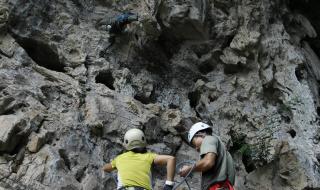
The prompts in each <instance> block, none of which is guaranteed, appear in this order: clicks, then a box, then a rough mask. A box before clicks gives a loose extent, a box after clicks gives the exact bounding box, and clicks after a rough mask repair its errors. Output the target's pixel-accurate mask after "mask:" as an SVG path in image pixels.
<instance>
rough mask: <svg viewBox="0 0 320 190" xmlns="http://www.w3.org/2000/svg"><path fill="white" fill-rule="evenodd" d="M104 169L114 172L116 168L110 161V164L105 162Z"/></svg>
mask: <svg viewBox="0 0 320 190" xmlns="http://www.w3.org/2000/svg"><path fill="white" fill-rule="evenodd" d="M102 169H103V171H105V172H112V171H113V170H115V169H116V168H113V167H112V165H111V163H108V164H105V165H104V166H103V168H102Z"/></svg>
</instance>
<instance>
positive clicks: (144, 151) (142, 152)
mask: <svg viewBox="0 0 320 190" xmlns="http://www.w3.org/2000/svg"><path fill="white" fill-rule="evenodd" d="M130 151H132V152H134V153H140V154H144V153H147V148H146V147H141V148H134V149H132V150H130Z"/></svg>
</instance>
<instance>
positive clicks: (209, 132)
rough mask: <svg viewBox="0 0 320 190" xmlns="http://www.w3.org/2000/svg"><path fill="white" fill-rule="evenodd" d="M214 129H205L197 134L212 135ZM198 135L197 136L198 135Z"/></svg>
mask: <svg viewBox="0 0 320 190" xmlns="http://www.w3.org/2000/svg"><path fill="white" fill-rule="evenodd" d="M212 132H213V131H212V129H211V128H207V129H203V130H201V131H198V132H197V133H205V134H206V135H212ZM197 133H196V134H197Z"/></svg>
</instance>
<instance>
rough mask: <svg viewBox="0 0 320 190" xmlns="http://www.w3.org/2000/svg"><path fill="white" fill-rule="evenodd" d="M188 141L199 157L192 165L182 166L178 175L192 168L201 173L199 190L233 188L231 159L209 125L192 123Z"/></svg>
mask: <svg viewBox="0 0 320 190" xmlns="http://www.w3.org/2000/svg"><path fill="white" fill-rule="evenodd" d="M188 141H189V143H190V144H191V145H193V147H194V148H195V149H196V150H197V151H198V152H200V157H201V159H200V160H199V161H198V162H197V163H196V164H195V166H194V167H192V166H183V167H182V169H181V170H180V171H179V174H180V176H182V177H184V176H186V175H187V174H188V173H189V172H190V170H191V169H192V168H193V171H196V172H201V173H202V179H201V180H202V181H201V190H217V189H226V190H227V189H228V190H234V188H233V185H234V181H235V168H234V163H233V159H232V157H231V155H230V153H229V152H228V151H227V150H226V148H225V146H224V145H223V143H222V141H221V140H220V138H219V137H218V136H217V135H214V134H212V129H211V127H210V126H209V125H207V124H205V123H202V122H198V123H196V124H194V125H192V127H191V129H190V130H189V134H188Z"/></svg>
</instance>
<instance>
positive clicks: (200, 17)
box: [0, 0, 320, 190]
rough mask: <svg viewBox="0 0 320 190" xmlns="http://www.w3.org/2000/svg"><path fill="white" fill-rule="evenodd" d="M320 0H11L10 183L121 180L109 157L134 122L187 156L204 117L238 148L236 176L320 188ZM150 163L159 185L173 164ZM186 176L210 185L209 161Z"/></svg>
mask: <svg viewBox="0 0 320 190" xmlns="http://www.w3.org/2000/svg"><path fill="white" fill-rule="evenodd" d="M319 9H320V4H319V2H318V1H317V0H309V1H302V0H290V1H275V0H271V1H270V0H246V1H240V0H212V1H209V0H161V1H160V0H159V1H152V0H136V1H123V0H121V1H113V0H95V1H92V0H56V1H49V0H41V1H36V0H29V1H19V0H0V189H16V190H20V189H21V190H26V189H39V190H40V189H41V190H42V189H55V190H64V189H74V190H78V189H79V190H81V189H83V190H91V189H92V190H100V189H101V190H102V189H110V190H111V189H116V184H115V180H114V179H115V176H116V173H111V174H106V173H104V172H103V171H102V170H101V168H102V166H103V165H104V164H105V163H107V162H109V161H110V160H111V159H113V158H114V157H115V156H117V155H118V154H119V153H121V152H122V151H123V147H122V139H123V135H124V134H125V132H126V130H128V129H130V128H133V127H136V128H140V129H142V130H143V131H144V132H145V134H146V138H147V141H148V149H150V150H151V151H154V152H156V153H159V154H171V155H175V156H177V160H178V162H179V163H180V162H183V161H188V160H193V161H195V160H197V159H198V155H197V152H196V151H195V150H194V149H192V148H191V147H190V146H188V145H187V141H186V137H187V131H188V129H189V128H190V127H191V125H192V124H193V123H195V122H197V121H203V122H206V123H208V124H210V125H212V128H213V130H214V132H215V133H216V134H217V135H219V136H221V138H222V140H223V141H224V143H225V145H226V146H227V148H228V149H229V151H230V153H231V154H232V156H233V158H234V160H235V162H236V169H237V178H236V185H235V187H236V189H238V190H247V189H249V190H250V189H262V190H263V189H266V190H271V189H272V190H274V189H275V190H277V189H279V190H280V189H281V190H283V189H284V190H286V189H288V190H289V189H290V190H292V189H293V190H302V189H304V190H307V189H319V188H320V168H319V167H320V128H319V118H320V117H319V115H320V98H319V81H320V61H319V55H320V40H319V36H318V33H319V31H320V23H319V20H320V16H319V14H317V13H318V11H319ZM128 11H130V12H133V13H137V14H138V16H139V20H138V21H136V22H133V23H131V24H130V26H128V27H127V28H126V29H125V31H123V33H122V34H119V35H118V36H116V40H115V43H114V44H113V45H112V46H110V43H109V40H108V38H109V33H108V32H107V31H106V24H108V22H109V21H110V20H112V19H113V18H114V17H115V16H117V15H118V14H120V13H122V12H128ZM153 174H154V175H153V177H154V179H153V182H154V184H155V187H154V189H162V186H163V184H164V179H165V178H164V175H165V169H164V168H158V167H156V168H155V169H154V172H153ZM176 179H177V180H181V179H180V178H178V177H177V178H176ZM189 184H190V185H191V188H192V189H199V186H200V176H199V174H195V175H194V177H193V178H192V179H190V180H189ZM182 187H183V188H185V189H188V187H187V185H186V184H183V185H182Z"/></svg>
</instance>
